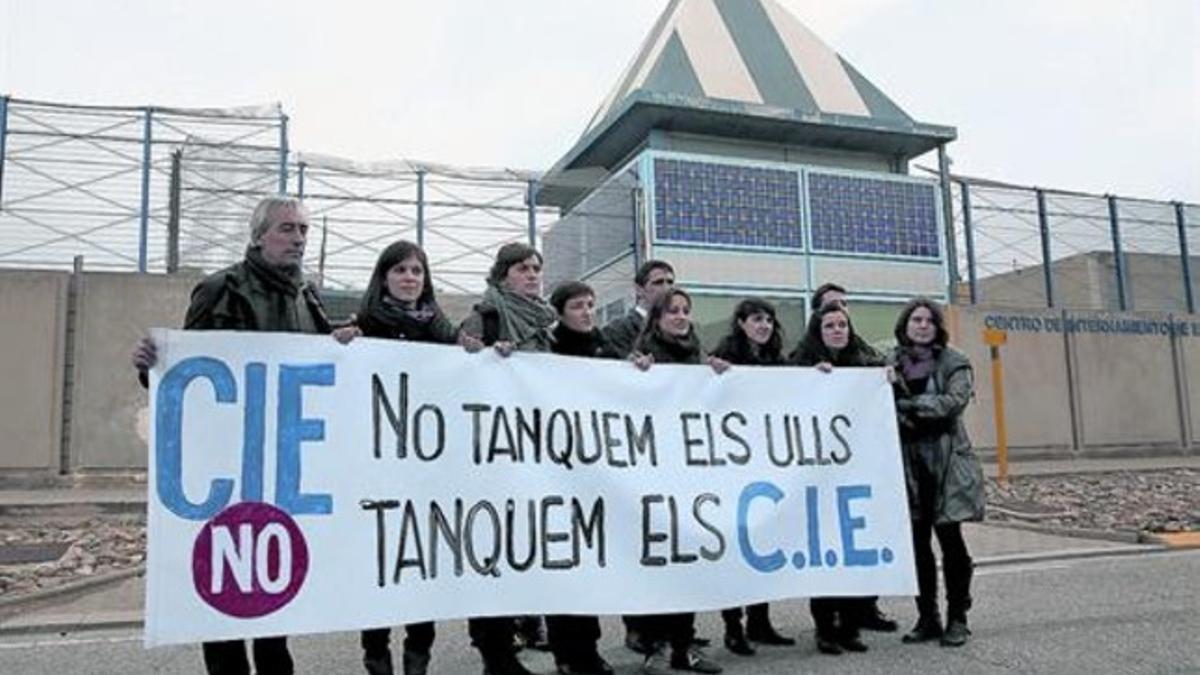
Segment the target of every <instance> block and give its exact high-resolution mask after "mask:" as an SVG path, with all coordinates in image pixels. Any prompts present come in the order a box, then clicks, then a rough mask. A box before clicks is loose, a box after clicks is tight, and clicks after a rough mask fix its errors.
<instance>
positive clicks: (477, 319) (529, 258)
mask: <svg viewBox="0 0 1200 675" xmlns="http://www.w3.org/2000/svg"><path fill="white" fill-rule="evenodd" d="M557 318H558V314H557V313H556V312H555V311H554V308H553V307H551V306H550V305H549V303H547V302H546V301H545V300H544V299H543V298H542V254H541V253H538V251H537V249H535V248H533V247H532V246H529V245H527V244H521V243H510V244H505V245H504V246H501V247H500V250H499V251H497V252H496V260H495V262H493V263H492V269H491V270H490V271H489V272H488V276H487V289H486V290H484V292H483V300H482V301H481V302H480V303H479V304H477V305H475V307H474V309H473V310H472V312H471V314H470V316H468V317H467V318H466V319H465V320H464V321H463V323H462V325H461V326H460V327H459V328H460V333H461V337H460V338H459V342H460V343H461V344H462V345H463V347H464V348H465V349H466V350H467V351H477V350H478V349H481V348H483V347H493V348H495V350H496V351H497V352H499V353H500V355H502V356H508V355H509V354H511V353H512V352H513V351H523V352H548V351H550V347H551V346H552V345H553V343H554V338H553V336H552V335H551V328H552V326H553V324H554V322H555V320H557ZM467 630H468V632H469V633H470V635H471V642H472V643H473V644H474V645H475V647H476V648H477V649H478V650H479V654H480V656H482V657H483V672H484V675H531V673H530V672H529V670H528V669H526V668H525V666H524V665H523V664H522V663H521V662H520V660H518V659H517V657H516V653H515V651H516V649H519V647H520V646H525V647H531V648H534V649H539V650H545V649H549V648H550V643H549V641H548V640H547V638H546V631H545V627H544V626H543V624H542V620H541V617H539V616H521V617H507V616H489V617H476V618H473V619H470V620H469V621H467ZM518 637H519V638H520V642H519V643H517V642H516V640H517V638H518Z"/></svg>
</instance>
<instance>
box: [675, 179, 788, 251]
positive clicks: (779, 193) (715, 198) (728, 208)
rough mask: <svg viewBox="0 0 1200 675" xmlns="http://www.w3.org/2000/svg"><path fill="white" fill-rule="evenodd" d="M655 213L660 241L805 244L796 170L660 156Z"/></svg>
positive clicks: (786, 246)
mask: <svg viewBox="0 0 1200 675" xmlns="http://www.w3.org/2000/svg"><path fill="white" fill-rule="evenodd" d="M654 215H655V234H656V237H657V238H658V239H659V240H664V241H680V242H692V243H702V244H721V245H726V246H746V247H762V248H785V249H797V250H799V249H802V248H803V247H804V237H803V234H802V231H801V228H800V182H799V175H798V172H796V171H788V170H785V169H773V168H766V167H751V166H742V165H737V164H719V163H713V162H695V161H686V160H678V159H667V158H656V159H655V160H654Z"/></svg>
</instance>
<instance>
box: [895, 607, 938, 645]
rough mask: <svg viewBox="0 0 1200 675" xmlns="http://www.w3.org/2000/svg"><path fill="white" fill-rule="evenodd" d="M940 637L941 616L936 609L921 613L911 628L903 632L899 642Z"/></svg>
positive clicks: (914, 641) (924, 640)
mask: <svg viewBox="0 0 1200 675" xmlns="http://www.w3.org/2000/svg"><path fill="white" fill-rule="evenodd" d="M941 637H942V617H941V616H939V615H938V613H937V612H936V611H934V612H931V613H927V614H922V615H921V617H920V618H919V619H917V623H916V625H915V626H913V628H912V630H910V631H908V632H907V633H905V634H904V637H902V638H900V641H901V642H906V643H909V644H913V643H916V642H929V641H930V640H937V639H939V638H941Z"/></svg>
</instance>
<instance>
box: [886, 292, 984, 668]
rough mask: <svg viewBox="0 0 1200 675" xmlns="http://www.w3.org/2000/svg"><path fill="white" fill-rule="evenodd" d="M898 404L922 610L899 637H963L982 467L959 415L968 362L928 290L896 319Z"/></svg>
mask: <svg viewBox="0 0 1200 675" xmlns="http://www.w3.org/2000/svg"><path fill="white" fill-rule="evenodd" d="M895 335H896V342H897V343H898V344H897V347H896V350H895V352H894V354H893V359H892V361H893V363H894V364H895V365H894V367H895V369H896V371H897V377H896V383H895V389H896V411H897V415H898V418H899V423H900V444H901V447H902V448H903V451H904V468H905V478H906V479H907V483H908V501H909V509H910V512H911V516H912V528H913V553H914V556H915V558H916V565H917V587H918V592H919V593H920V594H919V595H918V596H917V612H918V613H919V618H918V619H917V623H916V625H915V626H914V627H913V629H912V630H911V631H910V632H908V633H907V634H906V635H905V636H904V638H903V640H904V642H926V641H929V640H937V639H940V640H941V643H942V645H943V646H946V647H958V646H961V645H963V644H966V642H967V639H968V637H969V636H970V634H971V631H970V630H969V629H968V628H967V610H969V609H970V608H971V574H972V570H973V563H972V561H971V556H970V554H969V553H968V552H967V544H966V542H965V541H964V540H963V536H962V523H964V522H969V521H978V520H982V519H983V511H984V492H983V469H982V467H981V466H980V464H979V458H978V457H976V456H975V452H974V451H973V450H972V449H971V441H970V439H969V438H968V437H967V430H966V427H965V426H964V425H963V420H962V415H963V411H964V410H966V407H967V404H968V403H970V402H971V397H972V395H973V394H972V388H973V375H972V371H971V362H970V361H969V360H968V359H967V357H966V356H965V355H964V354H963V353H962V352H960V351H958V350H957V349H954V348H953V347H951V346H950V345H949V344H948V342H949V334H948V333H947V332H946V322H945V318H944V317H943V315H942V309H941V307H939V306H938V305H937V303H935V302H933V301H932V300H929V299H927V298H917V299H915V300H912V301H911V302H909V303H908V304H907V305H906V306H905V307H904V310H903V311H901V312H900V316H899V317H898V318H897V320H896V330H895ZM934 534H936V535H937V539H938V545H939V547H940V548H941V550H942V574H943V576H944V578H945V583H946V627H945V629H944V630H943V628H942V622H941V617H940V616H939V614H938V603H937V562H936V560H935V559H934V554H933V547H932V545H931V543H932V542H931V537H932V536H933V535H934Z"/></svg>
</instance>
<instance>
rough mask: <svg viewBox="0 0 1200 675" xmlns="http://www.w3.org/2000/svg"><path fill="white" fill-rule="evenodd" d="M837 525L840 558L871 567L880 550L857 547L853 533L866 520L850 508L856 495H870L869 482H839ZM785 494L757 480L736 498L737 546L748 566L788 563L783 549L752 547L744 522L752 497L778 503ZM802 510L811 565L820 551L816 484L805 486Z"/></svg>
mask: <svg viewBox="0 0 1200 675" xmlns="http://www.w3.org/2000/svg"><path fill="white" fill-rule="evenodd" d="M836 492H837V512H838V525H839V530H840V533H841V545H842V560H844V561H845V562H844V565H845V566H847V567H874V566H876V565H878V564H879V552H878V551H877V550H876V549H873V548H869V549H860V548H858V547H857V546H855V542H854V537H855V532H856V531H857V530H863V529H866V520H865V519H864V518H862V517H861V516H855V515H853V513H852V512H851V502H852V501H854V500H856V499H869V498H870V497H871V486H869V485H841V486H838V488H837V490H836ZM784 496H785V494H784V492H783V490H781V489H780V488H779V487H778V486H777V485H775V484H774V483H770V482H766V481H760V482H756V483H750V484H749V485H747V486H746V487H745V488H744V489H743V490H742V494H741V496H740V497H739V498H738V508H737V532H738V548H739V549H740V550H741V554H742V558H743V559H744V560H745V561H746V564H748V565H750V567H752V568H754V569H755V570H758V571H759V572H774V571H776V570H778V569H780V568H782V567H783V566H784V565H785V564H786V563H787V555H785V554H784V552H783V550H781V549H778V548H777V549H775V550H773V551H771V552H769V553H760V552H758V551H757V550H755V548H754V545H753V544H752V543H751V541H750V529H749V526H748V524H747V514H748V513H749V511H750V504H751V503H752V502H753V501H754V500H755V499H769V500H771V501H772V502H774V503H776V504H778V503H779V502H780V501H782V500H783V498H784ZM804 497H805V500H804V501H805V511H806V520H807V530H808V532H807V533H808V539H809V541H808V547H809V564H810V565H811V566H813V567H819V566H820V565H821V555H820V523H819V515H820V511H819V509H818V508H817V488H816V487H814V486H809V487H807V488H806V489H805V495H804Z"/></svg>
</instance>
